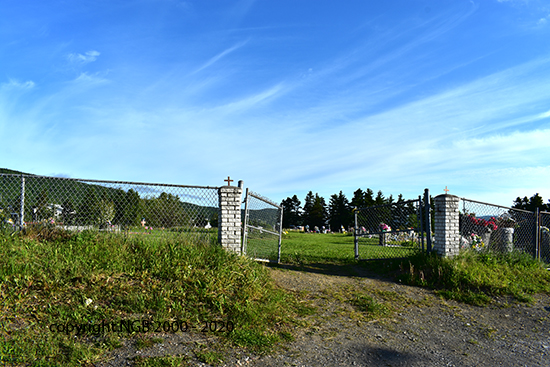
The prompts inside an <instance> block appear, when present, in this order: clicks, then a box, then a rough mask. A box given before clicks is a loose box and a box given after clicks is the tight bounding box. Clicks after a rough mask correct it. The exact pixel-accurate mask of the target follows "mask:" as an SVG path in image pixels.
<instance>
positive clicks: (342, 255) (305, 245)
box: [281, 231, 355, 264]
mask: <svg viewBox="0 0 550 367" xmlns="http://www.w3.org/2000/svg"><path fill="white" fill-rule="evenodd" d="M287 233H288V234H284V235H283V240H282V242H281V262H282V263H283V264H296V263H327V262H334V263H349V262H354V261H355V251H354V246H353V234H343V233H326V234H323V233H304V232H296V231H288V232H287Z"/></svg>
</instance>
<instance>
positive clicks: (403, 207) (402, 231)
mask: <svg viewBox="0 0 550 367" xmlns="http://www.w3.org/2000/svg"><path fill="white" fill-rule="evenodd" d="M354 213H355V234H354V236H355V251H356V253H355V256H356V258H357V259H363V260H364V259H386V258H400V257H407V256H410V255H412V254H415V253H417V252H419V251H421V250H422V249H423V248H424V236H423V232H422V231H421V228H422V220H423V219H424V218H423V216H422V210H421V205H420V200H409V201H400V202H396V203H391V204H385V205H378V206H371V207H365V208H357V209H355V210H354Z"/></svg>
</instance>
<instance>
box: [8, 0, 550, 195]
mask: <svg viewBox="0 0 550 367" xmlns="http://www.w3.org/2000/svg"><path fill="white" fill-rule="evenodd" d="M0 19H2V21H1V22H0V142H1V143H0V167H2V168H9V169H13V170H18V171H23V172H28V173H33V174H38V175H45V176H59V177H72V178H83V179H99V180H114V181H137V182H153V183H168V184H182V185H201V186H221V185H224V184H226V183H225V182H224V181H223V180H224V179H226V178H227V177H228V176H231V179H233V180H235V182H236V181H238V180H243V181H244V186H245V187H248V188H249V189H250V190H252V191H254V192H257V193H259V194H261V195H263V196H265V197H268V198H270V199H271V200H273V201H275V202H280V201H281V200H283V199H285V198H287V197H289V196H292V195H297V196H298V198H299V199H300V200H302V203H303V199H304V198H305V196H306V194H307V192H308V191H312V192H313V193H319V195H321V196H323V197H325V199H326V200H327V202H328V200H329V198H330V196H331V195H333V194H337V193H339V191H342V192H343V193H344V194H345V195H346V196H347V197H348V199H351V198H352V197H353V192H354V191H355V190H357V189H358V188H361V189H363V190H366V189H367V188H370V189H372V190H373V191H374V192H375V193H376V192H377V191H379V190H381V191H382V192H383V194H384V196H386V197H388V196H389V195H392V196H393V197H394V198H395V197H397V196H398V195H399V194H403V196H404V198H406V199H413V198H417V197H418V195H421V194H422V193H423V191H424V189H425V188H429V189H430V193H431V194H432V195H433V196H436V195H439V194H443V193H444V191H443V190H444V189H445V187H447V188H448V189H449V194H453V195H457V196H459V197H464V198H468V199H472V200H478V201H483V202H489V203H494V204H499V205H504V206H511V205H512V204H513V200H514V199H515V198H516V197H518V196H520V197H523V196H527V197H530V196H532V195H534V194H535V193H539V194H540V195H541V196H542V197H543V198H544V200H545V202H547V201H548V199H550V184H549V183H550V149H549V148H550V2H548V1H546V0H477V1H471V0H392V1H387V2H381V1H363V0H346V1H338V2H337V1H327V0H292V1H290V0H240V1H239V0H235V1H222V0H217V1H210V0H190V1H182V0H132V1H130V0H124V1H123V0H89V1H88V0H76V1H66V0H63V1H61V0H60V1H57V0H45V1H40V2H38V1H28V0H3V1H2V6H1V7H0ZM233 184H235V183H233Z"/></svg>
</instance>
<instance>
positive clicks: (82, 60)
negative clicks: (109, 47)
mask: <svg viewBox="0 0 550 367" xmlns="http://www.w3.org/2000/svg"><path fill="white" fill-rule="evenodd" d="M99 55H100V53H99V52H98V51H94V50H92V51H88V52H86V53H85V54H84V55H82V54H74V53H71V54H69V55H67V59H68V60H69V61H70V62H72V63H76V64H88V63H90V62H94V61H96V60H97V57H98V56H99Z"/></svg>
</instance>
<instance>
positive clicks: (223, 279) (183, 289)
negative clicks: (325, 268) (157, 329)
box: [0, 230, 308, 366]
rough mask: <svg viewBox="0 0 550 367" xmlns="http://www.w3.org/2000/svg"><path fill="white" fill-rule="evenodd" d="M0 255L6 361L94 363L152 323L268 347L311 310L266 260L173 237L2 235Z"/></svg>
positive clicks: (1, 350)
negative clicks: (278, 284) (278, 282)
mask: <svg viewBox="0 0 550 367" xmlns="http://www.w3.org/2000/svg"><path fill="white" fill-rule="evenodd" d="M0 257H1V258H2V261H0V297H1V300H2V302H1V303H0V365H21V366H23V365H29V366H30V365H32V366H81V365H93V364H94V363H96V362H98V361H100V360H101V358H103V356H105V354H106V353H107V352H108V351H109V350H111V349H113V348H117V347H119V346H121V340H122V339H123V338H129V337H130V338H136V337H137V338H140V337H144V336H147V335H148V332H150V331H151V330H149V327H154V326H152V325H154V324H152V323H156V325H159V323H167V324H166V325H168V326H170V327H171V328H172V329H171V330H172V331H174V330H175V329H179V328H181V329H183V328H184V327H187V326H188V327H190V328H191V327H192V328H195V329H196V330H201V329H202V328H203V327H204V325H205V323H210V322H215V323H216V325H218V328H217V329H216V328H215V329H216V330H214V331H212V330H211V329H210V331H208V332H214V333H216V335H220V336H222V337H224V338H226V340H227V341H228V342H230V343H233V344H236V345H239V346H243V347H246V348H252V349H260V350H261V349H262V348H268V347H269V346H271V345H272V344H273V343H275V342H277V341H279V340H284V339H285V338H287V337H288V335H289V332H288V330H290V328H291V325H292V323H293V322H294V321H293V320H294V319H295V317H296V315H298V314H300V313H301V312H308V310H307V309H305V308H303V307H302V306H300V304H299V303H298V302H297V301H296V299H295V298H294V297H293V296H292V295H290V294H287V293H285V292H283V291H282V290H279V289H276V288H275V287H274V285H273V282H272V279H271V278H270V276H269V273H268V269H267V268H265V267H264V266H263V265H261V264H258V263H256V262H254V261H252V260H249V259H248V258H246V257H242V256H237V255H235V254H231V253H228V252H226V251H224V250H223V249H221V248H220V247H219V246H217V245H214V244H212V243H209V242H206V241H202V242H201V241H198V240H196V239H195V240H194V241H193V242H190V241H189V239H188V238H187V237H185V236H180V237H178V236H177V235H175V234H174V235H171V236H164V237H162V236H147V235H145V234H143V235H133V236H124V235H121V234H113V233H100V232H97V231H96V232H80V233H67V232H63V231H57V230H52V231H51V232H50V233H49V234H47V233H45V232H41V233H40V234H39V236H38V234H37V233H32V232H31V233H27V234H16V235H10V234H6V233H3V234H0ZM283 307H284V309H285V313H284V314H281V313H280V312H279V310H280V309H281V308H283ZM130 324H131V326H130ZM102 325H107V328H105V327H104V326H102ZM162 325H163V328H164V325H165V324H162ZM222 326H223V328H222ZM230 326H231V327H230ZM274 328H276V329H274ZM229 329H232V330H229ZM197 353H201V351H197Z"/></svg>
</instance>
